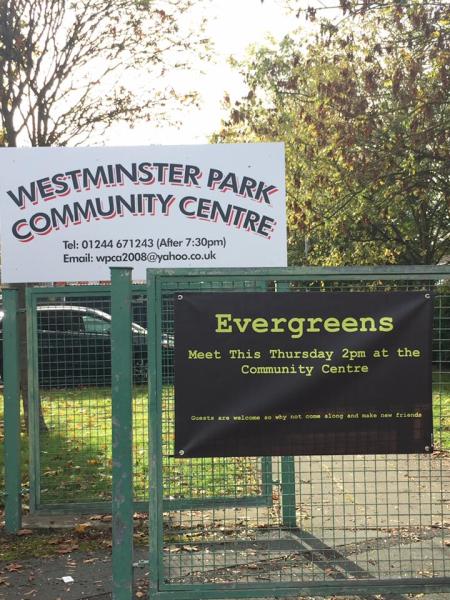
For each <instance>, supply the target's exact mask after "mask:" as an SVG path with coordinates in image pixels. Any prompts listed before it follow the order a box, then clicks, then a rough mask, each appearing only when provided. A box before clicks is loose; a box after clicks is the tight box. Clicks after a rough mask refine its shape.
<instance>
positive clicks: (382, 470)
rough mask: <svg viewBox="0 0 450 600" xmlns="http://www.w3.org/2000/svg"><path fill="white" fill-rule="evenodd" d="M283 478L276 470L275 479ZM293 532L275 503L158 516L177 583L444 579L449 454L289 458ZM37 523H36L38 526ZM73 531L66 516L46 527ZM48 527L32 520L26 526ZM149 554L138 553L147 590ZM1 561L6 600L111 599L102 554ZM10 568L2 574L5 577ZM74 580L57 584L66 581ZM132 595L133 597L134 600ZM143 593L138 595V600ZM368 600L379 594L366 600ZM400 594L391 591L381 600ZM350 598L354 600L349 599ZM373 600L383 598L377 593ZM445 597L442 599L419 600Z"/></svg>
mask: <svg viewBox="0 0 450 600" xmlns="http://www.w3.org/2000/svg"><path fill="white" fill-rule="evenodd" d="M277 478H281V474H280V473H279V465H278V464H277V463H274V479H277ZM295 480H296V496H295V505H296V515H297V527H296V528H289V529H288V528H283V527H282V526H281V515H282V512H281V510H280V506H279V504H278V502H277V492H276V490H277V488H274V490H275V503H274V506H273V507H270V508H267V507H259V508H246V509H245V508H238V509H231V508H227V509H215V510H199V511H172V512H171V513H169V514H167V515H166V516H165V539H166V542H167V543H166V548H165V552H164V562H165V573H164V577H165V578H166V579H167V580H168V581H170V582H172V583H174V584H176V583H186V582H187V583H190V584H195V585H199V584H208V583H209V584H211V583H217V582H220V583H225V584H226V583H230V584H233V583H239V582H245V583H247V584H251V583H253V582H254V583H258V584H261V583H262V582H267V584H270V583H271V582H272V584H273V585H278V586H279V587H280V594H281V595H280V596H279V598H280V599H281V598H284V597H285V596H283V595H282V591H281V586H282V584H283V583H284V582H286V583H289V582H311V581H313V582H324V581H326V582H330V583H332V582H336V583H339V582H343V581H346V580H347V581H354V580H358V579H359V580H361V579H362V580H366V581H376V580H377V579H397V578H399V577H401V578H403V579H405V578H422V579H423V580H424V581H430V580H432V579H433V578H435V577H442V576H446V577H447V578H450V517H449V514H450V511H449V503H450V461H449V459H448V458H447V457H437V456H436V457H429V456H423V457H420V458H417V457H379V456H377V457H334V458H332V457H328V458H317V457H311V458H302V459H301V460H299V459H296V461H295ZM39 520H40V522H38V521H39ZM52 520H53V521H54V523H53V525H54V526H56V525H58V526H61V525H63V524H65V525H67V526H73V519H70V518H67V517H62V518H61V519H52ZM39 524H40V525H41V526H46V527H48V526H49V525H51V523H50V520H49V519H47V520H46V519H45V518H43V517H40V518H39V519H37V520H36V518H34V521H33V520H31V522H28V523H27V525H28V526H36V525H39ZM146 559H147V551H146V549H145V548H138V549H137V550H136V555H135V557H134V560H135V563H136V567H135V577H136V581H137V586H138V587H137V589H138V590H140V591H142V592H144V591H145V580H146V576H147V575H148V565H147V564H146V563H145V560H146ZM20 565H21V568H18V569H17V570H15V569H14V568H11V565H6V564H1V563H0V581H2V580H3V583H2V584H0V598H2V599H3V598H4V599H5V600H22V599H23V600H29V599H34V600H81V599H88V598H89V599H92V600H94V598H95V599H96V600H102V599H103V598H105V599H106V598H109V597H110V592H111V560H110V556H109V554H108V553H107V552H106V551H105V552H97V553H93V554H82V553H79V552H74V553H73V554H71V555H65V556H55V557H52V558H49V559H45V560H42V559H40V560H37V559H36V560H27V561H20ZM8 569H9V570H8ZM68 576H70V577H72V578H73V580H74V582H73V583H67V584H65V583H64V582H63V580H62V578H63V577H68ZM137 597H139V596H137ZM141 597H145V596H141ZM363 597H364V598H367V599H369V600H375V596H370V595H368V596H363ZM407 597H408V596H407V595H401V594H393V593H391V594H388V595H385V596H383V598H385V599H387V600H406V598H407ZM345 598H346V600H348V599H349V598H350V597H349V596H345ZM377 598H380V597H379V596H378V597H377ZM420 598H421V599H423V600H444V599H445V600H447V599H448V598H450V592H447V593H446V594H434V593H433V594H427V595H421V596H420Z"/></svg>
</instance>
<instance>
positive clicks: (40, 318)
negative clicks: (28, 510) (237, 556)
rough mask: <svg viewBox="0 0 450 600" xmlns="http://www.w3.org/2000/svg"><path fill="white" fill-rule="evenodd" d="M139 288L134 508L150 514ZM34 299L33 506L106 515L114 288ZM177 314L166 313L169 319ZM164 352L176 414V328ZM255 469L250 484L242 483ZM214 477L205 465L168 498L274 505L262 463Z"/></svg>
mask: <svg viewBox="0 0 450 600" xmlns="http://www.w3.org/2000/svg"><path fill="white" fill-rule="evenodd" d="M134 287H135V293H134V294H133V305H132V315H133V324H132V338H133V360H132V369H133V384H134V385H133V464H134V473H133V477H134V499H135V502H136V507H137V508H138V509H140V510H146V508H147V503H148V499H149V495H148V494H149V485H150V484H149V468H148V389H147V379H148V375H147V371H148V349H147V296H146V291H145V289H142V288H140V287H139V286H134ZM30 295H31V299H32V301H31V303H30V308H29V311H30V317H31V318H30V321H31V324H32V335H31V336H30V349H31V352H30V358H31V362H33V367H34V368H33V379H32V381H31V387H32V406H31V409H32V410H31V414H32V422H33V427H32V428H31V431H32V435H31V448H32V450H31V495H32V506H33V508H34V509H35V510H39V509H45V510H70V511H72V512H83V511H85V510H95V511H99V512H102V511H108V510H110V502H111V477H112V460H111V409H112V405H111V348H110V342H111V337H110V333H111V296H110V288H109V287H106V286H105V287H104V288H103V289H98V288H91V287H90V286H84V287H76V286H74V287H71V288H64V289H63V290H62V291H59V290H58V288H50V289H48V288H46V289H45V291H44V290H41V289H39V288H37V289H34V290H30ZM171 309H172V307H171V306H169V305H167V307H166V310H167V311H169V312H168V314H170V310H171ZM168 322H169V321H168ZM160 345H161V351H162V357H163V370H164V373H165V376H166V378H167V380H168V387H167V388H166V396H165V397H166V402H167V403H168V406H172V405H173V381H172V380H170V377H171V373H172V372H173V324H171V325H170V326H168V327H167V328H166V329H165V330H164V332H163V334H162V335H161V339H160ZM39 413H41V414H40V415H39ZM165 435H166V436H167V439H168V440H169V439H170V438H171V436H173V431H172V425H171V424H168V426H167V428H166V431H165ZM250 463H251V465H250ZM248 467H251V468H250V472H251V474H252V477H250V478H249V477H247V476H245V477H244V476H243V475H242V473H244V472H245V471H246V470H247V468H248ZM165 469H166V470H167V472H168V473H170V472H171V470H172V469H173V461H172V459H171V458H167V461H166V465H165ZM210 470H211V473H210V479H208V480H206V481H205V479H204V478H203V476H202V472H203V468H202V465H201V464H200V463H199V464H198V465H197V466H196V467H195V468H193V469H186V468H183V469H180V471H179V472H178V473H177V475H176V476H175V477H174V479H173V480H170V482H169V484H168V485H167V486H166V488H165V491H166V499H167V500H168V501H177V502H178V503H182V502H183V499H185V498H188V499H190V498H196V499H198V500H199V501H205V500H207V499H209V498H210V497H211V496H213V495H214V496H215V498H214V501H217V500H218V499H220V498H222V500H223V498H225V500H223V501H225V502H226V501H227V500H229V501H231V500H233V499H235V498H236V497H237V496H239V498H240V499H241V500H242V499H245V497H246V496H249V497H250V500H249V501H252V500H253V501H257V502H263V503H265V504H267V503H269V502H270V498H263V497H262V496H261V490H262V487H261V485H260V483H261V478H262V476H263V473H262V471H261V465H260V461H254V460H247V459H246V460H240V461H238V462H236V464H235V465H234V466H233V468H232V467H230V466H229V465H226V464H224V463H223V461H216V462H215V463H214V464H212V465H211V469H210ZM218 470H220V471H221V472H223V476H222V482H223V483H222V485H221V486H220V487H219V486H218V485H215V486H213V485H212V477H213V472H214V471H218ZM239 474H241V475H240V476H239ZM257 479H258V482H259V483H258V482H257ZM236 481H237V482H238V483H236ZM217 494H218V496H219V497H218V498H217V497H216V495H217ZM233 501H234V500H233Z"/></svg>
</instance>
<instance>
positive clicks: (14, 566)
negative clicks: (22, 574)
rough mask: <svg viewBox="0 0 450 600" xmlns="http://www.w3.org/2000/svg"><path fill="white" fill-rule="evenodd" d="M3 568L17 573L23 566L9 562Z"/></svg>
mask: <svg viewBox="0 0 450 600" xmlns="http://www.w3.org/2000/svg"><path fill="white" fill-rule="evenodd" d="M5 569H6V570H7V571H8V573H17V572H19V571H21V570H22V569H23V566H22V565H20V564H19V563H11V564H9V565H6V567H5Z"/></svg>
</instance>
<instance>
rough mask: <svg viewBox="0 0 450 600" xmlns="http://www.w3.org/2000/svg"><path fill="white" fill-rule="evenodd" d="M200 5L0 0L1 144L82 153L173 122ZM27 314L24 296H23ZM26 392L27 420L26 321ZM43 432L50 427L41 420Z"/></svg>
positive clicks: (199, 33) (203, 44) (195, 50)
mask: <svg viewBox="0 0 450 600" xmlns="http://www.w3.org/2000/svg"><path fill="white" fill-rule="evenodd" d="M194 4H195V5H197V9H198V2H197V3H195V2H194V0H158V1H156V0H76V1H73V2H72V1H69V0H0V145H1V146H18V145H27V146H28V145H31V146H54V145H56V146H67V145H80V144H83V143H86V142H88V141H90V140H91V139H92V136H93V135H94V134H95V135H96V136H97V139H101V138H100V136H101V134H102V132H103V131H104V130H105V129H106V128H108V127H109V126H110V125H111V124H112V123H114V122H116V121H120V120H121V121H125V122H127V123H130V124H135V123H136V122H138V121H141V122H142V121H147V120H150V119H152V120H153V121H154V122H158V121H159V120H163V119H167V117H168V109H169V108H173V107H175V106H177V105H179V104H180V103H190V102H194V101H195V99H196V94H195V93H193V92H188V93H184V94H178V93H177V92H176V90H175V89H173V87H172V86H170V85H167V83H166V81H165V75H166V74H167V73H170V72H172V71H173V70H183V69H187V68H188V67H189V65H190V64H191V62H192V60H193V59H194V58H195V59H196V60H197V59H198V60H201V58H202V56H203V55H204V53H205V51H207V46H208V42H207V40H206V39H204V38H203V25H204V22H203V21H202V20H201V19H200V20H198V22H197V23H196V25H195V31H192V30H191V29H190V28H188V27H187V25H186V19H185V16H186V14H187V13H188V12H189V11H190V10H191V9H192V7H193V6H194ZM20 298H21V302H22V308H24V304H23V303H24V289H23V286H22V287H21V289H20ZM19 328H20V334H21V342H22V343H21V371H22V372H21V389H22V398H23V402H24V409H25V414H27V412H28V410H27V408H28V407H27V401H26V398H27V396H28V385H27V360H26V327H25V317H24V316H23V318H22V319H20V322H19ZM40 416H41V419H40V420H41V427H42V428H44V427H45V424H44V421H43V418H42V413H41V415H40Z"/></svg>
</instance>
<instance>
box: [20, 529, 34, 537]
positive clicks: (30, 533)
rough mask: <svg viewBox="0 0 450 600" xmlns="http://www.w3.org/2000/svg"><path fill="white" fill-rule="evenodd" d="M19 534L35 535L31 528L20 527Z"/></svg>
mask: <svg viewBox="0 0 450 600" xmlns="http://www.w3.org/2000/svg"><path fill="white" fill-rule="evenodd" d="M17 535H18V536H23V535H33V532H32V530H31V529H19V531H18V532H17Z"/></svg>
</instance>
